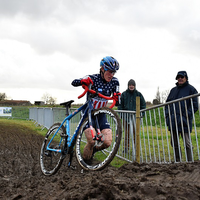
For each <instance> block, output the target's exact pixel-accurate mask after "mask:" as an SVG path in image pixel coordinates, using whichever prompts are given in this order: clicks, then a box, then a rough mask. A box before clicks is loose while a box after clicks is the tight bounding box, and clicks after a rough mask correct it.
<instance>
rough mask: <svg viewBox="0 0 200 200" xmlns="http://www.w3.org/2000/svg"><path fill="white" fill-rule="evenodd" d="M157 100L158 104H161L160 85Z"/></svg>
mask: <svg viewBox="0 0 200 200" xmlns="http://www.w3.org/2000/svg"><path fill="white" fill-rule="evenodd" d="M155 98H156V100H157V104H160V103H161V97H160V91H159V87H158V90H157V92H156V97H155Z"/></svg>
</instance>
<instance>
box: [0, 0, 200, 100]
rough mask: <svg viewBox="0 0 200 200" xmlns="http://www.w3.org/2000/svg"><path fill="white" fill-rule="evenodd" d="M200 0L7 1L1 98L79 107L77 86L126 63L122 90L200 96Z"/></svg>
mask: <svg viewBox="0 0 200 200" xmlns="http://www.w3.org/2000/svg"><path fill="white" fill-rule="evenodd" d="M199 8H200V1H199V0H190V1H189V0H162V1H160V0H95V1H94V0H73V1H72V0H66V1H63V0H34V1H32V0H6V1H5V0H0V60H1V61H0V92H1V93H4V92H5V93H6V94H7V96H8V97H9V98H10V99H14V100H29V101H31V102H32V103H34V101H36V100H41V98H42V96H43V95H44V94H45V93H48V94H49V95H51V96H52V97H55V98H57V103H61V102H63V101H68V100H71V99H73V100H75V103H80V102H84V101H85V98H83V99H81V100H78V99H77V97H78V95H80V94H81V93H82V91H83V90H82V88H81V87H79V88H74V87H73V86H71V82H72V80H73V79H75V78H81V77H83V76H85V75H88V74H94V73H98V72H99V64H100V60H101V59H102V58H103V57H105V56H108V55H111V56H113V57H115V58H116V59H117V60H118V61H119V63H120V69H119V71H118V72H117V74H116V77H117V78H118V79H119V81H120V91H121V92H123V91H124V90H126V89H127V82H128V80H129V79H131V78H132V79H134V80H135V81H136V89H137V90H139V91H140V92H141V93H142V94H143V96H144V98H145V100H146V101H151V102H152V100H153V99H154V98H155V96H156V92H157V88H158V87H159V91H160V92H163V91H166V90H170V89H171V88H172V87H174V86H175V82H176V81H175V76H176V74H177V72H178V71H180V70H186V71H187V73H188V77H189V82H190V84H192V85H193V86H194V87H195V88H196V89H197V90H198V91H199V90H200V79H199V75H200V73H199V72H200V70H199V66H200V26H199V22H200V12H199Z"/></svg>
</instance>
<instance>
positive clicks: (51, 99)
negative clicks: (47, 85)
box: [42, 93, 56, 105]
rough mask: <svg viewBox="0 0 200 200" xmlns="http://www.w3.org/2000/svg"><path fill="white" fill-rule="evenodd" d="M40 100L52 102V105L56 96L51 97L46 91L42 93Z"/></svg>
mask: <svg viewBox="0 0 200 200" xmlns="http://www.w3.org/2000/svg"><path fill="white" fill-rule="evenodd" d="M42 100H43V101H44V102H45V104H52V105H54V104H55V103H56V98H54V97H52V96H51V95H50V94H48V93H45V94H43V96H42Z"/></svg>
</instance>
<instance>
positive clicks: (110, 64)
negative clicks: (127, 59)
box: [100, 56, 119, 71]
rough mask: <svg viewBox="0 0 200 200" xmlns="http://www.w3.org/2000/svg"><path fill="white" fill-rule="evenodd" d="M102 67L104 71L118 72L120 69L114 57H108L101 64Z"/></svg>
mask: <svg viewBox="0 0 200 200" xmlns="http://www.w3.org/2000/svg"><path fill="white" fill-rule="evenodd" d="M100 66H101V67H103V68H104V70H106V71H107V70H111V71H117V70H118V69H119V63H118V61H117V60H116V59H115V58H113V57H112V56H106V57H105V58H103V59H102V60H101V62H100Z"/></svg>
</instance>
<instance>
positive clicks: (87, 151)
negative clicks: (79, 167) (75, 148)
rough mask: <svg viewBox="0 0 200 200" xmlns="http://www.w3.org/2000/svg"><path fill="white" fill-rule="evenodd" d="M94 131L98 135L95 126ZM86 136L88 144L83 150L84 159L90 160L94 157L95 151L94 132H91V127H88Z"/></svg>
mask: <svg viewBox="0 0 200 200" xmlns="http://www.w3.org/2000/svg"><path fill="white" fill-rule="evenodd" d="M93 131H94V135H96V132H95V129H94V128H93ZM84 133H85V136H86V138H87V144H86V145H85V147H84V150H83V159H84V160H89V159H90V158H91V157H92V153H93V147H94V144H95V141H94V140H93V138H92V134H91V130H90V128H87V129H86V130H85V131H84Z"/></svg>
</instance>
